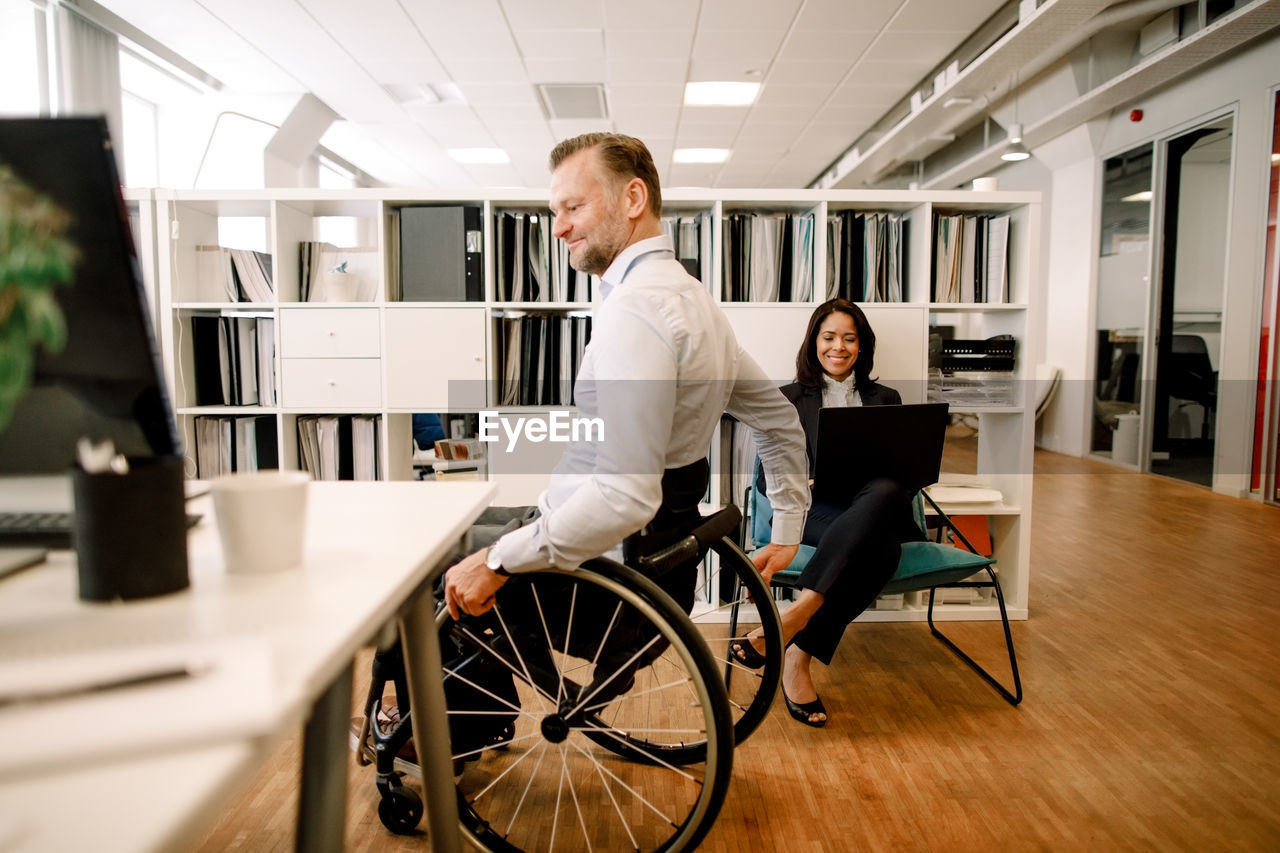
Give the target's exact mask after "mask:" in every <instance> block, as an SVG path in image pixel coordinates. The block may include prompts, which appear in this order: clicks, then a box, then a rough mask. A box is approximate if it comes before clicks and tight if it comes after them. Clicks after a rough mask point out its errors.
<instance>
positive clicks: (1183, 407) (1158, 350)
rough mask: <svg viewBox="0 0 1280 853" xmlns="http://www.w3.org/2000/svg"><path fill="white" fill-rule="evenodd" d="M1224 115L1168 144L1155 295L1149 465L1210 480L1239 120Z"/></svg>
mask: <svg viewBox="0 0 1280 853" xmlns="http://www.w3.org/2000/svg"><path fill="white" fill-rule="evenodd" d="M1233 124H1234V120H1233V118H1232V117H1230V116H1227V117H1224V118H1221V119H1217V120H1215V121H1213V122H1210V123H1208V124H1205V125H1202V126H1200V127H1197V128H1195V129H1193V130H1191V131H1188V132H1186V133H1183V134H1180V135H1179V136H1176V137H1174V138H1172V139H1170V140H1169V141H1168V142H1167V143H1165V149H1164V150H1165V156H1164V158H1163V160H1164V168H1163V175H1164V186H1163V193H1162V198H1161V211H1162V217H1161V228H1160V232H1159V233H1160V250H1159V254H1158V257H1159V259H1160V263H1159V272H1158V276H1157V279H1156V281H1157V287H1156V289H1155V291H1154V293H1153V296H1154V298H1155V305H1154V309H1155V314H1154V331H1155V341H1154V343H1155V365H1154V367H1155V375H1154V387H1153V394H1152V410H1151V418H1150V424H1151V443H1150V470H1151V471H1152V472H1153V473H1157V474H1164V475H1167V476H1171V477H1177V478H1179V479H1182V480H1187V481H1190V482H1194V483H1199V484H1201V485H1205V486H1209V485H1211V484H1212V479H1213V445H1214V423H1215V416H1216V414H1217V399H1218V359H1219V354H1220V352H1221V347H1222V342H1221V337H1222V336H1221V331H1222V300H1223V290H1224V287H1225V280H1224V279H1225V273H1226V247H1227V228H1228V222H1227V220H1228V212H1229V205H1228V203H1229V199H1230V193H1231V154H1232V147H1233V144H1232V143H1233V140H1232V128H1233Z"/></svg>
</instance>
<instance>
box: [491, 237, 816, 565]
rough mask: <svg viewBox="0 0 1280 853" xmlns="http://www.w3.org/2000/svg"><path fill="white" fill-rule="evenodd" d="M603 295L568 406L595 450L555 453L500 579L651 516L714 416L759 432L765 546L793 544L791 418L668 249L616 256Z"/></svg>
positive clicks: (802, 465) (801, 511)
mask: <svg viewBox="0 0 1280 853" xmlns="http://www.w3.org/2000/svg"><path fill="white" fill-rule="evenodd" d="M601 294H602V298H601V300H600V303H599V304H598V305H597V306H596V310H595V315H594V319H593V321H592V332H591V341H590V343H589V344H588V345H587V348H586V351H585V353H584V354H583V359H582V366H581V368H580V370H579V372H578V377H577V381H576V382H575V384H574V399H575V402H576V404H577V407H578V416H579V417H591V418H600V419H601V420H602V421H603V423H604V439H603V440H601V441H577V442H572V443H569V444H566V445H565V451H564V455H563V456H562V457H561V459H560V462H559V464H558V465H557V466H556V468H555V470H554V471H553V472H552V476H551V483H550V485H549V486H548V488H547V489H546V491H544V492H543V493H542V495H541V496H540V497H539V499H538V507H539V509H540V510H541V516H540V517H539V518H538V519H536V520H535V521H533V522H531V523H530V524H527V525H526V526H524V527H522V528H520V529H519V530H516V531H513V532H511V533H509V534H507V535H506V536H504V537H503V538H502V539H500V540H499V541H498V542H496V543H495V544H494V546H493V547H494V548H496V549H497V550H498V556H499V559H500V562H501V565H502V567H503V568H505V569H506V570H507V571H509V572H512V573H516V572H522V571H532V570H535V569H540V568H546V567H549V566H559V567H561V568H576V567H577V566H578V565H579V564H581V563H582V561H584V560H587V559H590V558H591V557H595V556H599V555H601V554H604V553H606V552H608V551H609V550H610V549H612V548H614V547H615V546H617V545H618V544H619V543H620V542H621V541H622V540H623V539H625V538H626V537H627V536H629V535H631V534H632V533H634V532H636V531H637V530H639V529H640V528H641V527H643V526H644V525H645V524H647V523H648V522H649V520H650V519H651V518H652V517H653V515H654V513H655V512H657V510H658V507H659V506H660V505H661V503H662V474H663V472H664V471H665V470H666V469H668V468H677V467H681V466H684V465H688V464H690V463H692V462H695V461H697V460H698V459H701V458H702V457H704V456H706V454H707V450H708V448H709V446H710V443H711V438H712V435H713V434H714V432H715V429H716V425H717V424H718V423H719V421H720V416H721V413H723V412H728V413H729V414H731V415H733V416H734V417H736V418H737V419H738V420H740V421H742V422H743V423H745V424H746V425H747V426H749V427H751V428H752V429H754V430H755V431H756V433H757V435H756V439H757V444H758V446H759V451H760V458H761V461H762V463H763V465H764V470H765V477H766V481H767V482H768V488H769V498H770V500H771V501H772V502H773V509H774V517H773V541H774V542H775V543H777V544H780V545H793V544H797V543H798V542H800V537H801V534H802V533H803V530H804V519H805V513H806V511H807V510H808V506H809V490H808V472H807V470H806V461H805V441H804V432H803V431H802V429H801V427H800V420H799V417H798V415H797V414H796V409H795V407H794V406H793V405H792V404H791V403H790V402H789V401H788V400H787V399H786V398H785V397H783V396H782V394H781V393H780V392H779V391H778V388H777V386H775V385H774V384H773V383H772V382H770V381H769V379H768V378H767V377H766V376H765V374H764V371H763V370H762V369H761V368H760V366H759V365H758V364H756V362H755V360H754V359H752V358H751V356H750V355H748V354H747V352H746V351H745V350H743V349H742V348H741V347H740V346H739V345H738V342H737V338H736V337H735V336H734V333H733V329H732V327H730V325H729V321H728V319H727V318H726V317H725V316H724V313H723V312H722V311H721V310H720V308H719V307H718V306H717V305H716V304H715V302H714V300H713V299H712V298H711V295H710V293H708V291H707V288H706V287H704V286H703V285H702V284H701V283H700V282H699V281H698V280H697V279H695V278H693V277H692V276H690V275H689V274H688V273H687V272H686V271H685V269H684V267H682V266H681V265H680V263H679V262H678V261H677V260H676V259H675V253H674V252H673V251H672V248H671V241H670V239H669V238H667V237H652V238H649V239H646V240H640V241H638V242H636V243H634V244H632V245H631V246H628V247H627V248H626V249H624V250H623V251H622V252H621V253H620V254H619V255H618V257H617V258H615V259H614V261H613V263H612V264H611V265H610V266H609V268H608V269H607V270H605V273H604V275H603V276H601Z"/></svg>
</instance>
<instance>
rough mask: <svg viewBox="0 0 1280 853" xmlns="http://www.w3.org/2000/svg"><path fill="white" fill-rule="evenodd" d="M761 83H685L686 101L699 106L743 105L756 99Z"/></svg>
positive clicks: (722, 81)
mask: <svg viewBox="0 0 1280 853" xmlns="http://www.w3.org/2000/svg"><path fill="white" fill-rule="evenodd" d="M759 91H760V84H759V83H743V82H734V81H726V80H721V81H705V82H701V83H686V84H684V102H685V103H686V104H689V105H690V106H699V107H711V106H715V107H742V106H746V105H747V104H750V103H751V102H752V101H754V100H755V99H756V94H757V93H759Z"/></svg>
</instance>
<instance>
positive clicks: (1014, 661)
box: [928, 566, 1022, 705]
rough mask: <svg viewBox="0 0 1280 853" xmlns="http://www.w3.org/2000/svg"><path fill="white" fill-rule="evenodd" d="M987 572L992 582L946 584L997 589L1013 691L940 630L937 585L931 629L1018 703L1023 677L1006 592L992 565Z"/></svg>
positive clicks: (944, 643)
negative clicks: (935, 613) (936, 621)
mask: <svg viewBox="0 0 1280 853" xmlns="http://www.w3.org/2000/svg"><path fill="white" fill-rule="evenodd" d="M986 572H987V575H989V576H990V578H991V583H990V584H988V583H985V582H984V583H957V584H946V586H958V587H966V586H968V587H978V586H990V587H991V588H992V589H994V590H995V592H996V603H997V604H999V606H1000V622H1001V624H1002V626H1003V627H1004V643H1005V647H1006V648H1007V649H1008V650H1009V668H1010V669H1011V670H1012V672H1013V688H1014V689H1013V691H1012V692H1010V690H1009V689H1008V688H1007V687H1005V686H1004V685H1003V684H1001V683H1000V682H999V681H996V679H995V677H994V676H992V675H991V673H989V672H987V671H986V670H985V669H983V668H982V667H981V666H979V665H978V662H977V661H975V660H974V659H973V658H971V657H969V656H968V655H967V654H965V653H964V652H963V651H961V649H960V647H959V646H957V645H956V644H955V643H954V642H952V641H951V639H950V638H949V637H947V636H946V635H945V634H943V633H942V632H941V631H940V630H938V627H937V626H936V625H935V624H934V621H933V600H934V590H935V589H937V587H934V588H933V589H931V590H929V611H928V619H929V630H930V631H931V632H932V633H933V636H935V637H937V638H938V639H939V640H941V641H942V643H943V645H945V646H946V647H947V648H949V649H950V650H951V651H952V652H953V653H954V654H955V655H956V656H957V657H958V658H960V660H962V661H964V662H965V663H967V664H968V665H969V666H970V668H972V669H973V671H974V672H976V673H978V675H980V676H982V678H983V680H985V681H986V682H987V683H988V684H990V685H991V686H992V687H994V688H995V689H996V692H997V693H999V694H1000V695H1001V696H1003V697H1004V699H1005V701H1006V702H1008V703H1009V704H1010V705H1017V704H1018V703H1019V702H1021V701H1022V678H1021V676H1019V675H1018V658H1017V655H1016V654H1015V653H1014V651H1013V634H1012V633H1011V632H1010V630H1009V613H1008V611H1006V610H1005V606H1004V593H1002V592H1001V591H1000V582H999V581H998V580H997V579H996V576H995V572H993V571H992V570H991V567H990V566H987V567H986Z"/></svg>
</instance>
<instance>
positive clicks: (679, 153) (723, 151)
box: [671, 148, 730, 163]
mask: <svg viewBox="0 0 1280 853" xmlns="http://www.w3.org/2000/svg"><path fill="white" fill-rule="evenodd" d="M729 153H730V152H729V149H728V148H677V149H676V150H675V151H674V152H672V154H671V161H672V162H673V163H723V162H724V161H726V160H728V159H729Z"/></svg>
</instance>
